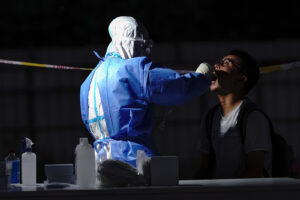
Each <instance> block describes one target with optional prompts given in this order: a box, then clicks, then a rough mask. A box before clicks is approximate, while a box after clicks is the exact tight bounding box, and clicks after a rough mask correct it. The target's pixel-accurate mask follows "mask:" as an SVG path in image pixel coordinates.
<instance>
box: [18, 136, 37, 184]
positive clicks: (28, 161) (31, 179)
mask: <svg viewBox="0 0 300 200" xmlns="http://www.w3.org/2000/svg"><path fill="white" fill-rule="evenodd" d="M25 142H26V148H25V152H24V153H23V154H22V156H21V174H22V185H24V186H35V185H36V155H35V153H33V152H32V150H31V145H32V144H33V143H32V141H31V140H29V139H28V138H25Z"/></svg>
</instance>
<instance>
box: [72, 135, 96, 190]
mask: <svg viewBox="0 0 300 200" xmlns="http://www.w3.org/2000/svg"><path fill="white" fill-rule="evenodd" d="M75 175H76V184H77V185H78V187H79V188H94V187H96V164H95V150H94V149H93V147H92V146H91V145H90V144H89V143H88V139H87V138H80V143H79V144H78V145H77V146H76V149H75Z"/></svg>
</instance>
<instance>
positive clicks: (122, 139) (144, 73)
mask: <svg viewBox="0 0 300 200" xmlns="http://www.w3.org/2000/svg"><path fill="white" fill-rule="evenodd" d="M108 30H109V34H110V37H111V39H112V41H111V43H110V44H109V46H108V48H107V51H106V55H105V57H104V58H100V59H101V60H100V62H99V64H98V65H97V67H96V68H95V69H94V70H93V71H92V72H91V73H90V75H89V76H88V77H87V79H86V80H85V81H84V83H83V84H82V86H81V91H80V103H81V114H82V119H83V122H84V124H85V125H86V127H87V129H88V131H89V132H90V133H91V134H92V136H93V137H94V139H95V142H94V147H95V149H96V152H97V155H98V162H101V161H103V160H106V159H116V160H121V161H125V162H127V163H129V164H131V165H133V166H135V164H136V153H137V150H143V151H144V152H145V153H146V155H148V156H152V155H155V154H156V153H157V152H156V150H155V147H154V144H153V141H152V136H151V133H152V126H153V121H152V112H153V109H152V108H153V107H152V105H153V104H160V105H179V104H183V103H185V102H187V101H189V100H191V99H193V98H195V97H197V96H199V95H201V94H203V93H204V92H205V91H206V90H207V89H208V87H209V85H210V80H209V78H208V75H207V76H206V75H204V74H208V73H209V68H208V66H206V65H200V66H203V67H204V68H201V67H200V68H198V69H197V71H198V72H202V74H201V73H187V74H184V75H181V74H179V73H178V72H176V71H174V70H171V69H168V68H162V67H160V66H159V65H156V64H155V63H153V62H152V61H151V60H150V59H149V58H147V55H148V54H149V53H150V50H151V47H152V42H151V40H150V38H149V35H148V32H147V30H146V28H145V27H144V26H143V25H142V24H141V23H140V22H138V21H137V20H135V19H134V18H132V17H125V16H122V17H117V18H115V19H114V20H113V21H112V22H111V23H110V25H109V28H108ZM199 70H200V71H199ZM201 70H202V71H201Z"/></svg>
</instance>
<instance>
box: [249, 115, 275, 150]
mask: <svg viewBox="0 0 300 200" xmlns="http://www.w3.org/2000/svg"><path fill="white" fill-rule="evenodd" d="M271 148H272V141H271V135H270V125H269V121H268V119H267V118H266V117H265V116H264V114H263V113H261V112H259V111H253V112H252V113H250V114H249V116H248V119H247V127H246V134H245V151H246V153H249V152H251V151H270V150H271Z"/></svg>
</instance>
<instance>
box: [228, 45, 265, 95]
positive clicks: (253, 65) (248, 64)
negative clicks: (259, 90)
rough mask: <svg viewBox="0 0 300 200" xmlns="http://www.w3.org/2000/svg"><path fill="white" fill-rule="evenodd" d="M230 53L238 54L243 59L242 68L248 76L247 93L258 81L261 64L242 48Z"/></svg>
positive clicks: (245, 90)
mask: <svg viewBox="0 0 300 200" xmlns="http://www.w3.org/2000/svg"><path fill="white" fill-rule="evenodd" d="M229 54H230V55H234V56H237V57H239V58H240V59H241V61H242V63H241V70H242V72H243V73H244V75H245V76H246V77H247V81H246V83H245V87H244V92H245V94H247V93H248V92H249V91H250V90H251V89H252V88H253V87H254V85H255V84H256V83H257V81H258V79H259V75H260V70H259V66H258V64H257V62H256V60H255V59H254V58H253V57H252V56H251V55H249V54H248V53H247V52H245V51H243V50H240V49H233V50H231V51H230V52H229Z"/></svg>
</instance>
